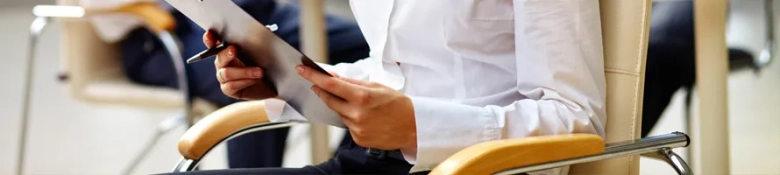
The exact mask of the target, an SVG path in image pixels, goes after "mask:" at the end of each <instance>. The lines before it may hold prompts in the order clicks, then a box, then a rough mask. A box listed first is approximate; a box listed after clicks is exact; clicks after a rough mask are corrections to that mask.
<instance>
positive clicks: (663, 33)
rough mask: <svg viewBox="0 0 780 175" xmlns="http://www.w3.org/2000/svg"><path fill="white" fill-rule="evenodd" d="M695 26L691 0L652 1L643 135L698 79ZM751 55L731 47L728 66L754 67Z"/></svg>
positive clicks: (643, 111)
mask: <svg viewBox="0 0 780 175" xmlns="http://www.w3.org/2000/svg"><path fill="white" fill-rule="evenodd" d="M693 25H694V24H693V1H692V0H685V1H669V2H653V12H652V17H651V21H650V40H649V44H648V48H647V65H646V70H647V72H646V73H645V92H644V99H643V100H644V102H643V104H644V105H643V109H642V136H643V137H645V136H647V134H649V133H650V131H651V130H652V129H653V127H654V126H655V124H656V123H657V122H658V120H659V119H660V118H661V114H663V112H664V109H666V107H667V106H668V105H669V103H670V102H671V100H672V96H674V93H676V92H677V91H678V90H679V89H680V88H686V89H691V88H692V87H693V84H694V82H695V81H696V48H695V38H694V33H693ZM752 57H753V56H752V55H751V54H750V53H748V52H745V51H743V50H741V49H729V62H730V63H729V66H730V67H731V69H739V67H752V66H753V65H752V63H753V58H752Z"/></svg>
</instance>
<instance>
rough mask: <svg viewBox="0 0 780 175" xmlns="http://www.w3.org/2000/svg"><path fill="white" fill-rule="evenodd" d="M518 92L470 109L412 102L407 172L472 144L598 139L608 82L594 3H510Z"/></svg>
mask: <svg viewBox="0 0 780 175" xmlns="http://www.w3.org/2000/svg"><path fill="white" fill-rule="evenodd" d="M513 3H514V4H513V5H514V17H515V19H514V20H515V52H516V54H515V56H516V66H517V86H516V87H515V89H516V90H517V93H519V94H520V95H521V96H522V97H526V98H524V99H519V100H517V101H514V102H513V103H511V104H509V105H505V106H497V105H489V106H471V105H465V104H460V103H456V102H450V101H444V100H437V99H428V98H419V97H411V99H412V102H413V106H414V114H415V119H416V124H417V148H416V150H415V149H411V150H401V151H402V152H403V153H404V156H405V158H406V159H407V161H409V162H410V163H413V164H415V169H416V170H414V169H413V170H412V171H424V170H431V169H433V168H435V166H436V165H437V164H438V163H441V162H442V161H444V160H445V159H447V158H448V157H449V156H451V155H453V154H455V153H457V152H458V151H460V150H462V149H465V148H467V147H469V146H471V145H475V144H477V143H481V142H485V141H491V140H499V139H508V138H523V137H530V136H539V135H554V134H567V133H592V134H598V135H600V136H602V137H604V125H605V122H606V120H605V119H606V118H605V117H606V114H605V109H604V105H605V103H604V101H605V98H606V95H605V93H606V81H605V75H604V61H603V51H602V45H601V27H600V26H601V24H600V17H599V11H598V9H599V6H598V0H577V1H571V0H514V1H513Z"/></svg>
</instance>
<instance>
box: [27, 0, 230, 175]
mask: <svg viewBox="0 0 780 175" xmlns="http://www.w3.org/2000/svg"><path fill="white" fill-rule="evenodd" d="M58 5H60V6H36V9H34V12H36V14H35V15H36V16H38V19H36V22H34V23H33V28H35V29H38V28H40V29H38V32H37V33H36V32H33V36H32V38H33V40H35V39H37V37H38V35H39V34H40V31H42V29H43V27H45V25H46V23H47V22H48V21H49V18H57V19H60V20H59V21H60V25H61V32H62V34H61V37H62V38H61V40H60V41H61V46H62V51H63V52H64V53H63V63H64V64H65V66H64V67H65V72H63V73H62V74H61V75H58V78H59V79H60V80H61V81H63V82H65V83H66V84H67V86H68V89H69V93H70V94H71V96H72V97H73V98H75V99H78V100H80V101H84V102H87V103H94V104H102V105H124V106H132V107H138V108H144V109H154V110H181V114H179V115H177V116H172V117H170V118H167V119H165V120H163V122H161V123H160V124H159V126H158V128H157V131H156V133H155V135H154V136H153V137H152V138H151V140H150V141H149V142H148V143H146V145H144V146H143V150H142V151H141V152H140V153H139V154H138V155H137V156H136V157H135V158H134V159H132V160H131V161H130V162H129V165H128V166H127V167H126V168H125V170H123V172H122V173H123V174H130V173H132V171H133V170H134V169H135V168H136V167H137V165H138V164H139V163H140V162H141V161H142V160H143V159H144V157H145V156H146V155H147V153H148V152H149V151H150V150H151V148H152V147H153V146H154V145H155V143H156V142H157V141H158V140H159V138H160V137H162V136H163V135H164V134H165V133H167V132H168V131H170V130H171V129H174V128H176V127H177V126H191V125H192V124H193V123H194V122H195V121H196V120H197V118H199V117H200V116H204V115H205V114H208V113H211V112H212V111H214V110H216V108H217V107H216V106H215V105H213V104H211V103H210V102H207V101H205V100H202V99H197V98H195V99H192V98H191V97H190V95H189V87H188V84H187V76H186V74H185V66H184V59H183V58H182V56H181V45H180V44H179V43H178V41H177V38H175V36H174V35H172V34H171V31H172V30H173V29H174V27H175V26H176V24H175V21H174V19H173V17H172V16H171V15H170V14H169V13H168V12H167V11H166V10H164V9H162V8H160V7H159V6H158V5H157V4H156V3H154V2H137V3H129V4H125V5H122V6H120V7H117V8H111V9H84V8H81V7H80V6H79V5H80V4H79V1H78V0H60V1H58ZM63 6H66V7H67V8H62V7H63ZM74 10H75V11H74ZM79 11H81V13H80V14H79V13H78V12H79ZM73 12H76V13H73ZM74 14H75V15H74ZM105 14H126V15H132V16H135V17H137V18H138V19H140V20H141V21H143V22H144V24H145V26H146V27H147V28H148V29H149V30H150V31H153V32H154V33H155V34H156V36H157V39H159V41H160V42H161V43H162V44H163V45H164V47H165V48H166V50H167V51H168V53H169V54H170V55H171V58H172V60H171V61H173V63H174V67H171V69H175V70H176V72H177V76H178V84H179V88H178V89H170V88H162V87H153V86H144V85H140V84H136V83H133V82H131V81H130V80H128V78H127V76H126V75H124V73H123V71H122V66H121V60H120V59H121V57H120V55H119V54H120V50H119V46H118V44H117V43H108V42H105V41H104V40H102V39H101V38H100V37H99V36H98V34H97V33H96V31H95V28H94V26H93V25H92V23H91V22H90V20H89V19H87V18H86V17H90V16H92V15H105ZM62 17H76V18H62ZM35 29H33V30H35ZM34 43H35V42H34V41H33V47H31V48H32V50H31V52H30V53H33V52H34V49H35V46H34ZM31 57H34V54H31ZM31 60H32V59H31ZM31 63H32V61H31ZM31 65H32V64H30V67H33V66H31ZM28 75H29V73H28ZM28 77H29V76H28ZM28 81H29V78H28ZM28 87H29V83H28ZM28 89H30V88H28ZM25 105H26V104H25ZM25 111H26V110H25ZM23 115H24V116H22V117H23V125H24V126H22V137H21V139H22V141H21V144H22V145H21V146H20V147H21V148H22V149H23V148H24V146H25V145H24V144H25V143H26V141H25V139H26V134H25V133H26V125H27V122H26V115H27V114H26V112H25V113H23ZM109 117H110V116H109ZM23 152H24V151H23V150H22V151H20V156H19V158H20V161H19V162H20V163H19V169H21V167H23V165H22V164H23V162H24V155H23ZM20 171H21V170H20Z"/></svg>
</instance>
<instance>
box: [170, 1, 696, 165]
mask: <svg viewBox="0 0 780 175" xmlns="http://www.w3.org/2000/svg"><path fill="white" fill-rule="evenodd" d="M600 6H601V18H602V21H601V22H602V31H603V42H604V55H605V74H606V78H607V115H608V120H607V128H606V140H602V138H601V137H599V136H598V135H592V134H569V135H554V136H540V137H529V138H517V139H506V140H497V141H490V142H485V143H481V144H477V145H474V146H471V147H469V148H466V149H464V150H462V151H460V152H458V153H456V154H455V155H453V156H451V157H450V158H448V159H447V160H445V161H444V162H442V163H441V164H440V165H439V166H438V167H436V168H435V169H434V170H433V171H432V172H431V174H522V173H526V172H534V171H537V170H544V169H549V168H555V167H560V166H566V165H571V168H570V171H569V174H621V175H635V174H639V156H640V155H647V156H650V157H654V158H659V159H662V160H664V161H666V162H669V163H670V164H671V165H672V166H673V168H674V169H675V170H676V171H677V172H678V173H679V174H690V173H692V172H691V171H690V169H689V167H688V166H687V164H686V163H685V161H683V160H682V159H681V158H680V157H679V156H677V155H676V154H675V153H674V152H672V151H671V149H672V148H678V147H685V146H687V145H688V144H689V142H690V139H689V138H688V136H687V135H686V134H684V133H679V132H676V133H671V134H666V135H660V136H654V137H648V138H644V139H639V138H640V128H641V121H642V120H641V118H642V116H641V114H642V95H643V87H644V84H643V83H644V79H643V78H644V67H645V66H644V64H645V59H646V54H647V53H646V52H647V43H648V42H647V39H648V33H649V30H648V28H649V25H648V23H649V17H650V7H651V5H650V0H631V1H626V0H600ZM293 124H294V123H271V122H269V120H268V117H267V116H265V110H264V103H263V101H246V102H240V103H236V104H233V105H230V106H227V107H224V108H222V109H219V110H217V111H215V112H214V113H211V114H209V115H208V116H206V117H205V118H204V119H203V120H201V121H200V122H198V123H197V124H195V125H194V126H193V127H191V128H190V129H189V130H188V131H187V132H186V133H185V134H184V136H182V138H181V140H180V141H179V145H178V148H179V152H180V153H181V155H182V156H183V157H184V158H183V159H182V160H181V161H180V162H179V163H178V164H177V165H176V167H175V169H174V170H173V171H174V172H183V171H193V170H194V169H195V168H196V167H197V166H198V162H199V161H200V160H201V159H202V158H203V157H204V156H205V155H206V154H207V153H208V152H209V151H210V150H211V149H213V148H214V147H215V146H217V145H218V144H220V143H223V142H225V141H227V140H230V139H232V138H235V137H237V136H240V135H243V134H246V133H251V132H257V131H262V130H266V129H272V128H278V127H286V126H290V125H293ZM605 143H608V144H605Z"/></svg>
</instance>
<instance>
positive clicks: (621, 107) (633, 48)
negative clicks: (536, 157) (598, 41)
mask: <svg viewBox="0 0 780 175" xmlns="http://www.w3.org/2000/svg"><path fill="white" fill-rule="evenodd" d="M599 3H600V7H601V9H600V10H601V26H602V28H601V31H602V35H603V42H604V59H605V60H604V66H605V67H604V69H605V73H606V76H607V129H606V134H607V138H606V143H613V142H620V141H626V140H634V139H639V138H640V137H641V134H640V131H641V126H642V123H641V122H642V95H643V92H644V77H645V59H646V55H647V43H648V42H647V40H648V34H649V26H650V12H651V10H650V8H651V0H600V2H599ZM570 174H604V175H636V174H639V156H638V155H637V156H630V157H623V158H617V159H610V160H605V161H599V162H592V163H586V164H578V165H573V166H572V167H571V169H570Z"/></svg>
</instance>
